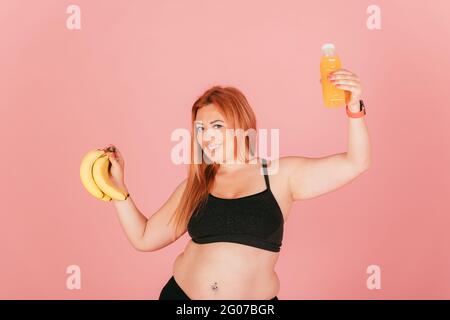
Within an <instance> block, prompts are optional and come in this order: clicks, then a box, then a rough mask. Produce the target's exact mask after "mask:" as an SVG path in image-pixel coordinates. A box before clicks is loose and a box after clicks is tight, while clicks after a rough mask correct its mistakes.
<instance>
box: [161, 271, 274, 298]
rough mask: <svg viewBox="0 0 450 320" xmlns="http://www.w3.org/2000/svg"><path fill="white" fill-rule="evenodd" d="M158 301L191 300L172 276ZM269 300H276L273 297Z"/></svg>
mask: <svg viewBox="0 0 450 320" xmlns="http://www.w3.org/2000/svg"><path fill="white" fill-rule="evenodd" d="M159 300H192V299H191V298H189V297H188V296H187V294H186V293H185V292H184V291H183V289H181V288H180V286H179V285H178V283H177V282H176V281H175V278H174V277H173V276H172V277H171V278H170V279H169V281H167V283H166V285H165V286H164V288H162V290H161V293H160V294H159ZM270 300H278V297H277V296H275V297H273V298H272V299H270Z"/></svg>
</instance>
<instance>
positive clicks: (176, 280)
mask: <svg viewBox="0 0 450 320" xmlns="http://www.w3.org/2000/svg"><path fill="white" fill-rule="evenodd" d="M329 78H330V81H332V83H334V85H336V86H337V87H338V88H341V89H343V90H347V91H349V92H350V95H349V97H350V98H349V99H348V101H347V104H346V112H345V113H343V116H347V117H348V125H349V130H348V133H349V137H348V148H347V149H348V150H347V152H343V153H338V154H332V155H328V156H324V157H320V158H309V157H303V156H285V157H280V158H278V159H272V160H270V161H269V160H267V159H264V158H260V157H257V156H255V153H254V149H253V147H252V146H253V145H254V144H253V143H251V140H252V138H251V137H249V136H247V138H244V140H245V143H235V142H236V141H237V138H236V136H237V135H235V136H233V135H229V134H227V132H230V131H231V130H230V129H234V130H235V131H234V132H238V131H237V130H238V129H242V130H243V131H244V132H249V131H250V130H254V131H256V130H257V128H256V117H255V114H254V112H253V110H252V108H251V107H250V105H249V103H248V101H247V99H246V98H245V96H244V95H243V94H242V93H241V92H240V91H239V90H238V89H236V88H233V87H221V86H214V87H212V88H210V89H209V90H207V91H206V92H205V93H204V94H203V95H202V96H201V97H199V98H198V99H197V101H195V103H194V104H193V106H192V112H191V117H192V128H191V129H192V135H191V136H192V139H191V156H190V160H191V163H190V164H189V169H188V173H187V177H186V178H185V179H183V180H182V181H181V182H180V183H179V184H178V185H177V186H176V188H175V190H174V191H173V193H172V194H171V195H170V196H169V198H168V199H167V200H166V202H165V203H164V204H163V205H162V206H161V207H160V208H159V210H157V211H156V212H154V213H153V214H152V215H150V216H149V217H148V218H147V217H146V216H145V215H144V214H142V213H141V211H140V210H139V209H138V208H137V207H136V205H135V203H134V202H133V197H132V196H129V197H128V198H127V199H126V200H123V201H120V200H113V203H114V207H115V209H116V211H117V214H118V217H119V221H120V223H121V225H122V227H123V230H124V231H125V233H126V235H127V238H128V239H129V241H130V243H131V244H132V245H133V247H134V248H136V249H137V250H139V251H156V250H160V249H162V248H164V247H166V246H168V245H169V244H171V243H173V242H174V241H176V240H177V239H178V238H180V237H181V236H182V235H183V234H185V233H186V232H188V234H189V236H190V240H189V241H188V243H187V245H186V247H185V248H184V251H183V252H182V253H180V254H179V255H178V257H177V258H176V259H175V262H174V264H173V269H172V277H171V278H170V279H169V280H168V281H167V283H166V284H165V286H164V287H163V288H162V290H161V292H160V294H159V299H160V300H163V299H172V300H175V299H185V300H197V299H208V300H213V299H237V300H244V299H245V300H256V299H258V300H277V299H278V297H277V294H278V292H279V289H280V282H279V279H278V276H277V274H276V273H275V271H274V268H275V265H276V263H277V260H278V257H279V254H280V249H281V247H282V240H283V229H284V224H285V223H286V222H287V221H288V219H289V214H290V209H291V206H292V203H293V202H294V201H298V200H304V199H311V198H313V197H317V196H320V195H322V194H324V193H327V192H330V191H332V190H335V189H337V188H339V187H341V186H343V185H345V184H346V183H348V182H350V181H351V180H353V179H354V178H355V177H357V176H358V175H360V174H361V173H362V172H364V171H365V170H367V168H368V167H369V165H370V162H371V160H370V159H371V156H370V142H369V135H368V130H367V127H366V124H365V120H364V117H365V110H362V109H363V104H362V100H360V99H361V92H362V90H361V85H360V81H359V79H358V77H357V76H356V75H355V74H354V73H352V72H350V71H349V70H345V69H339V70H337V71H335V72H333V73H332V74H330V76H329ZM227 129H228V130H227ZM110 146H113V145H110ZM106 148H107V147H105V149H104V150H105V151H106ZM108 150H110V149H108ZM108 157H109V159H110V161H111V163H112V166H111V171H110V178H111V179H112V180H113V182H114V183H115V184H116V186H117V187H118V188H121V189H122V190H123V191H125V192H127V193H128V192H129V190H128V189H127V186H126V184H125V180H124V158H123V156H122V155H121V153H120V151H119V150H118V149H117V148H115V151H108ZM199 159H200V161H199Z"/></svg>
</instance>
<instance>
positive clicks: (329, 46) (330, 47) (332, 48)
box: [322, 43, 335, 50]
mask: <svg viewBox="0 0 450 320" xmlns="http://www.w3.org/2000/svg"><path fill="white" fill-rule="evenodd" d="M330 49H331V50H334V49H335V47H334V44H332V43H325V44H324V45H323V46H322V50H330Z"/></svg>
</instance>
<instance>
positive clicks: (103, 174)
mask: <svg viewBox="0 0 450 320" xmlns="http://www.w3.org/2000/svg"><path fill="white" fill-rule="evenodd" d="M108 151H114V150H111V149H110V150H108ZM110 168H111V162H110V161H109V159H108V154H107V153H106V152H105V151H104V150H103V149H94V150H90V151H89V152H88V153H86V155H85V156H84V157H83V159H82V160H81V165H80V178H81V183H82V184H83V186H84V188H85V189H86V190H87V191H88V192H89V193H90V194H91V195H93V196H94V197H96V198H97V199H100V200H103V201H111V200H112V199H114V200H125V199H126V198H127V197H128V194H127V193H125V192H124V191H123V190H120V189H119V188H117V187H116V186H115V185H114V183H113V182H112V181H111V180H110V178H109V169H110Z"/></svg>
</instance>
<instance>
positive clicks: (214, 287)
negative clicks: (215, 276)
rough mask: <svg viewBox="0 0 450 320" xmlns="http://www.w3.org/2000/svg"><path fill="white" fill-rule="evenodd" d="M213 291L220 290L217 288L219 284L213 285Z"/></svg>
mask: <svg viewBox="0 0 450 320" xmlns="http://www.w3.org/2000/svg"><path fill="white" fill-rule="evenodd" d="M211 289H213V290H214V291H216V290H218V289H219V288H218V287H217V282H214V284H213V285H211Z"/></svg>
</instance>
